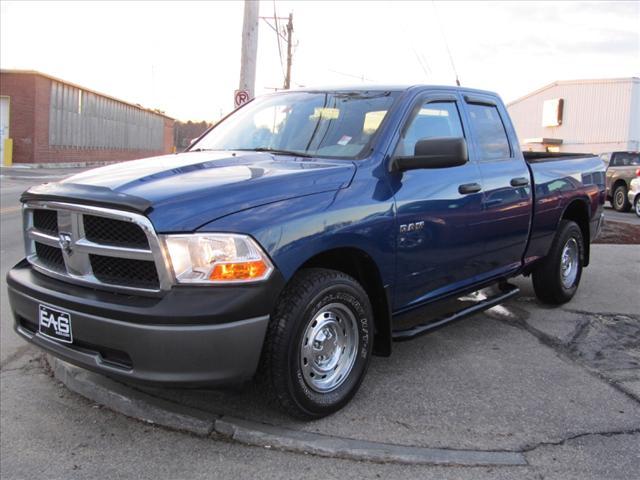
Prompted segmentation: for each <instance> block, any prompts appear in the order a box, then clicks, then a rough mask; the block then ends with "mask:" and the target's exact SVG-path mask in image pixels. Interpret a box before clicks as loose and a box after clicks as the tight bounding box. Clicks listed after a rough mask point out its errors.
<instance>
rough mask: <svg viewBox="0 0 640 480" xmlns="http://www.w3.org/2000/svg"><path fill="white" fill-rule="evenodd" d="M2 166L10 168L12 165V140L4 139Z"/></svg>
mask: <svg viewBox="0 0 640 480" xmlns="http://www.w3.org/2000/svg"><path fill="white" fill-rule="evenodd" d="M3 153H4V155H3V157H4V158H3V159H2V164H3V165H4V166H5V167H10V166H11V164H12V163H13V138H5V139H4V151H3Z"/></svg>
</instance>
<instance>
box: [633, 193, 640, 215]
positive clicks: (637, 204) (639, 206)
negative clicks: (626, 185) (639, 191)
mask: <svg viewBox="0 0 640 480" xmlns="http://www.w3.org/2000/svg"><path fill="white" fill-rule="evenodd" d="M633 209H634V210H635V212H636V215H637V216H639V217H640V195H636V199H635V201H634V202H633Z"/></svg>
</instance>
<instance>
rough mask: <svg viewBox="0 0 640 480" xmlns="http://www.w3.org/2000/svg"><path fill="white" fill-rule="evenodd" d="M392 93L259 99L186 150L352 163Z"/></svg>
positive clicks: (297, 94)
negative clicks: (249, 152)
mask: <svg viewBox="0 0 640 480" xmlns="http://www.w3.org/2000/svg"><path fill="white" fill-rule="evenodd" d="M395 96H396V94H395V93H393V92H364V91H361V92H293V93H286V94H275V95H269V96H266V97H262V98H258V99H256V100H254V101H253V102H251V103H250V104H249V105H247V106H246V107H244V108H242V109H240V110H238V111H237V112H236V113H234V114H233V115H231V116H230V117H229V118H227V119H226V120H225V121H223V122H222V123H220V124H219V125H217V126H216V127H215V128H214V129H213V130H211V131H210V132H209V133H208V134H206V135H205V136H204V137H203V138H202V139H201V140H200V141H199V142H197V143H195V144H194V145H193V146H192V148H191V149H190V150H192V151H194V150H257V151H274V153H287V154H299V155H303V156H324V157H331V158H345V159H353V158H357V157H358V156H360V155H361V154H362V153H363V152H364V151H365V149H366V147H367V146H368V145H369V143H370V142H371V139H372V137H373V135H374V134H375V133H376V131H377V130H378V128H379V127H380V124H381V123H382V120H383V119H384V117H385V115H386V113H387V112H388V110H389V109H390V108H391V104H392V103H393V100H394V98H395Z"/></svg>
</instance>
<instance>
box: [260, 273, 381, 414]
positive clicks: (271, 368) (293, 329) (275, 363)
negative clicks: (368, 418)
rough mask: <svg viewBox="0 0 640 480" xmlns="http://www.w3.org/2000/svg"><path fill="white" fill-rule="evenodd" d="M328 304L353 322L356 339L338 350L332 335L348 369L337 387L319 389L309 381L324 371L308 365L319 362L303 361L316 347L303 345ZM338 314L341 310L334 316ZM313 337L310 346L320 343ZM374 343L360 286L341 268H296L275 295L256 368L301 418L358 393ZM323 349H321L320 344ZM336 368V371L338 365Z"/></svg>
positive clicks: (369, 314) (328, 410)
mask: <svg viewBox="0 0 640 480" xmlns="http://www.w3.org/2000/svg"><path fill="white" fill-rule="evenodd" d="M331 309H333V310H336V309H337V311H338V312H339V313H340V315H342V316H343V317H344V322H347V323H348V324H349V325H351V328H350V330H349V331H350V332H357V340H356V339H355V337H354V335H352V336H351V341H350V342H346V344H348V345H351V346H352V347H351V348H348V349H346V350H345V349H342V350H341V349H340V348H338V347H336V345H338V344H337V343H336V342H337V338H338V335H335V337H333V338H335V339H336V340H334V341H333V343H332V344H330V345H329V347H328V350H329V351H330V352H331V351H332V352H333V353H335V352H338V351H344V352H346V353H345V354H344V356H343V355H338V357H337V358H340V359H342V358H349V360H348V361H345V364H349V365H351V366H350V367H349V368H350V370H348V371H346V370H345V373H344V375H342V376H338V377H334V378H341V380H339V383H338V381H336V385H335V387H330V388H334V389H332V390H330V391H318V390H317V388H318V386H317V385H315V386H314V384H313V382H320V381H322V380H321V379H322V378H324V377H322V376H317V377H314V378H311V377H312V376H313V372H310V369H311V368H312V367H313V366H316V365H317V363H311V364H309V363H304V362H308V361H307V357H306V355H307V354H308V353H311V354H312V355H316V352H317V350H316V351H311V350H305V348H306V349H309V348H310V347H308V346H306V344H304V343H303V342H306V341H308V339H309V337H312V336H313V335H309V333H310V332H309V329H312V328H314V325H317V322H318V318H320V322H322V321H323V318H325V317H324V316H325V315H328V314H327V313H326V312H327V311H329V310H331ZM333 310H331V311H333ZM338 317H339V315H337V316H336V317H335V318H338ZM354 320H355V323H354ZM340 321H342V320H340ZM314 322H315V323H314ZM347 323H342V325H347ZM334 326H338V328H340V331H342V327H340V326H339V324H335V323H334ZM344 331H345V332H346V329H345V330H344ZM334 333H335V330H334ZM338 333H339V332H338ZM345 335H346V334H345ZM314 338H318V337H314ZM328 338H329V339H331V338H332V337H331V336H330V337H328ZM342 338H343V339H344V338H345V337H342ZM312 343H313V348H315V346H316V345H318V343H315V342H312ZM322 345H324V341H323V343H322ZM323 348H324V347H323ZM332 348H333V350H331V349H332ZM372 348H373V314H372V309H371V304H370V302H369V298H368V296H367V294H366V292H365V291H364V289H363V288H362V286H360V284H359V283H358V282H357V281H356V280H355V279H353V278H352V277H350V276H348V275H346V274H344V273H342V272H338V271H335V270H327V269H320V268H310V269H304V270H302V271H300V272H299V273H298V274H296V276H295V277H294V278H293V279H292V280H291V282H290V283H289V285H288V286H287V287H286V289H285V291H284V292H283V293H282V295H281V296H280V299H279V300H278V303H277V305H276V308H275V311H274V313H273V315H272V316H271V321H270V323H269V327H268V330H267V335H266V339H265V345H264V348H263V353H262V359H261V368H260V370H259V371H260V372H261V373H262V374H263V375H264V380H266V383H267V387H268V389H269V390H270V391H271V393H272V394H273V395H274V396H275V398H276V399H277V401H278V403H279V404H280V406H281V407H282V409H283V410H284V411H285V412H286V413H288V414H289V415H291V416H293V417H297V418H301V419H305V420H309V419H315V418H321V417H324V416H327V415H330V414H332V413H334V412H336V411H338V410H340V409H341V408H342V407H344V406H345V405H346V404H347V403H348V402H349V401H350V400H351V398H353V396H354V395H355V394H356V392H357V390H358V388H359V387H360V384H361V383H362V380H363V378H364V376H365V374H366V371H367V368H368V366H369V361H370V359H371V352H372ZM305 352H306V353H305ZM349 352H350V354H349ZM333 353H330V354H329V355H328V356H331V355H332V354H333ZM322 354H323V355H324V350H322ZM348 354H349V357H347V355H348ZM354 355H355V358H354V357H353V356H354ZM310 358H311V359H317V358H318V357H313V356H310ZM333 358H336V357H333ZM303 363H304V367H303ZM338 365H340V361H339V362H338ZM340 368H341V369H343V368H344V369H346V368H347V367H342V366H340ZM305 369H306V370H305ZM335 370H336V371H338V366H336V369H335ZM305 372H306V373H305ZM333 372H334V371H333V370H332V371H331V372H330V373H329V377H331V376H332V375H334V373H333ZM325 377H326V375H325Z"/></svg>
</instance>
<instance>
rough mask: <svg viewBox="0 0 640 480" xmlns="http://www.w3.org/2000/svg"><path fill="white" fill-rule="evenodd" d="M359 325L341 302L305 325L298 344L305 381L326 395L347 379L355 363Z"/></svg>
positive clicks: (323, 310)
mask: <svg viewBox="0 0 640 480" xmlns="http://www.w3.org/2000/svg"><path fill="white" fill-rule="evenodd" d="M357 348H358V325H357V323H356V318H355V316H354V315H353V313H352V312H351V310H350V309H349V308H348V307H347V306H345V305H342V304H340V303H332V304H329V305H327V306H325V307H324V308H323V309H322V310H320V312H318V313H317V314H316V316H315V317H314V318H313V320H312V321H311V322H309V324H308V325H307V328H306V330H305V332H304V335H303V336H302V339H301V345H300V366H301V368H302V375H303V377H304V381H305V383H306V384H307V386H308V387H309V388H311V389H312V390H314V391H316V392H319V393H328V392H331V391H333V390H335V389H336V388H338V387H339V386H340V385H342V383H343V382H344V381H345V380H346V378H347V377H348V376H349V373H350V372H351V370H352V368H353V365H354V363H355V360H356V353H357Z"/></svg>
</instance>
